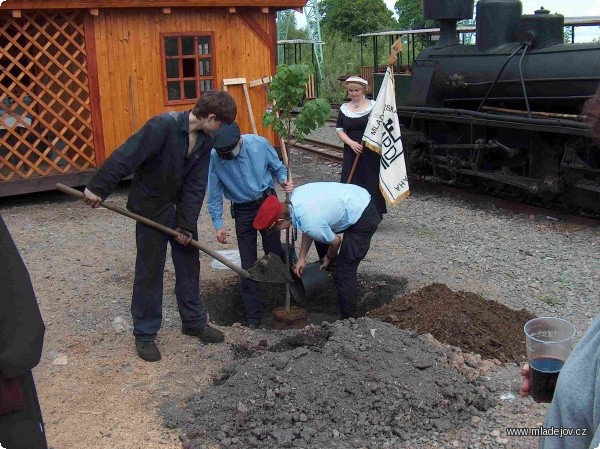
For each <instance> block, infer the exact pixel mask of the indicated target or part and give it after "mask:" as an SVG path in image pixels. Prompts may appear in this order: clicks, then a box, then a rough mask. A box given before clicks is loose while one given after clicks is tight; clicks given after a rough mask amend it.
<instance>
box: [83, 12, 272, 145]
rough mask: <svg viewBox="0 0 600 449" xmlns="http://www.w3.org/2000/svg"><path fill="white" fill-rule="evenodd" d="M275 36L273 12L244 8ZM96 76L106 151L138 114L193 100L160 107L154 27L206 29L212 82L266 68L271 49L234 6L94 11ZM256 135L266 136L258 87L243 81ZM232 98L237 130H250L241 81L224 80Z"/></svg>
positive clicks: (142, 117)
mask: <svg viewBox="0 0 600 449" xmlns="http://www.w3.org/2000/svg"><path fill="white" fill-rule="evenodd" d="M249 13H250V14H252V15H253V17H254V19H255V20H256V22H258V23H259V24H260V26H261V27H262V29H264V30H265V32H267V33H269V34H270V35H273V43H274V42H275V12H272V13H268V14H264V13H262V12H260V11H258V10H253V11H249ZM93 20H94V21H95V25H96V27H95V29H96V35H95V39H96V54H97V57H98V83H99V90H100V103H101V112H102V123H103V127H104V143H105V149H106V155H107V156H108V155H109V154H110V153H111V152H112V151H114V149H115V148H117V147H118V146H119V145H120V144H122V143H123V142H124V141H125V139H127V137H129V136H130V135H131V134H132V133H133V132H134V131H136V130H137V129H139V128H140V127H141V126H142V125H143V124H144V122H145V121H146V120H148V119H149V118H150V117H152V116H153V115H156V114H160V113H161V112H164V111H169V110H180V111H184V110H189V109H191V107H192V106H193V105H182V106H165V99H164V97H163V84H164V80H163V67H162V65H163V64H164V61H163V59H162V56H161V51H160V49H161V42H160V38H161V33H188V32H189V33H196V32H214V52H215V59H214V75H215V80H214V81H215V82H214V86H215V87H217V88H219V89H222V87H223V83H222V80H223V79H224V78H242V77H243V78H246V80H247V81H248V84H249V83H250V81H252V80H255V79H258V78H261V77H263V76H268V75H272V74H273V73H274V60H273V55H274V51H273V48H268V47H267V46H266V45H265V44H264V43H263V41H261V39H259V37H258V36H257V35H256V34H255V33H254V32H253V31H252V30H251V29H250V27H249V26H248V25H246V23H245V22H244V21H243V20H242V19H241V18H240V16H239V15H238V14H237V13H233V14H232V13H229V12H228V11H227V9H226V8H222V9H219V8H212V9H202V10H198V9H175V10H173V11H172V13H171V14H163V13H162V11H160V10H151V9H138V10H110V11H109V10H102V11H100V14H99V15H98V16H94V17H93ZM248 88H249V91H250V98H251V102H252V108H253V112H254V120H255V122H256V124H257V128H258V134H260V135H263V136H265V137H267V138H268V139H269V140H270V141H271V142H273V143H275V142H274V139H273V134H272V132H271V131H270V130H266V129H265V128H264V127H263V126H262V115H263V113H264V110H265V107H266V94H265V92H264V89H263V88H262V87H260V86H259V87H254V88H250V87H249V85H248ZM228 90H229V92H230V93H231V95H232V96H233V97H234V98H235V99H236V102H237V105H238V119H237V120H238V122H239V124H240V127H241V129H242V132H252V131H251V125H250V120H249V117H248V113H247V108H246V102H245V98H244V95H243V91H242V87H241V86H229V88H228Z"/></svg>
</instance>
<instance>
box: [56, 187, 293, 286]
mask: <svg viewBox="0 0 600 449" xmlns="http://www.w3.org/2000/svg"><path fill="white" fill-rule="evenodd" d="M56 188H57V189H58V190H60V191H61V192H63V193H66V194H67V195H71V196H74V197H75V198H80V199H83V192H80V191H79V190H75V189H72V188H71V187H67V186H66V185H64V184H60V183H58V184H56ZM100 205H101V206H102V207H104V208H106V209H108V210H112V211H113V212H116V213H118V214H121V215H125V216H126V217H129V218H133V219H134V220H137V221H139V222H141V223H144V224H145V225H148V226H151V227H153V228H156V229H158V230H159V231H162V232H164V233H165V234H168V235H170V236H172V237H177V236H178V233H177V232H176V231H175V230H173V229H171V228H168V227H167V226H163V225H161V224H160V223H157V222H155V221H152V220H150V219H149V218H146V217H142V216H141V215H138V214H135V213H133V212H130V211H128V210H127V209H123V208H122V207H119V206H114V205H112V204H110V203H104V202H102V203H100ZM189 245H191V246H193V247H194V248H198V249H199V250H200V251H202V252H204V253H206V254H208V255H209V256H211V257H213V258H214V259H217V260H218V261H219V262H221V263H222V264H223V265H225V266H227V267H228V268H231V269H232V270H233V271H235V272H236V273H238V274H239V275H240V276H242V277H243V278H245V279H252V280H253V281H257V282H270V283H275V284H285V283H291V282H293V279H292V276H291V275H290V273H289V271H288V269H287V268H286V267H285V265H284V264H283V262H282V261H281V259H280V258H279V257H277V256H276V255H275V254H273V253H269V254H267V255H265V256H264V257H262V258H261V259H258V260H257V261H256V262H255V263H254V264H253V265H252V266H251V267H250V268H249V269H248V270H244V269H243V268H242V267H240V266H238V265H236V264H234V263H232V262H231V261H230V260H228V259H226V258H225V257H223V256H222V255H220V254H219V253H217V252H215V251H213V250H211V249H209V248H207V247H206V246H204V245H203V244H202V243H199V242H197V241H196V240H191V241H190V243H189Z"/></svg>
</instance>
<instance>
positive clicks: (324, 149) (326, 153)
mask: <svg viewBox="0 0 600 449" xmlns="http://www.w3.org/2000/svg"><path fill="white" fill-rule="evenodd" d="M294 148H299V149H301V150H304V151H306V152H308V153H311V154H314V155H316V156H318V157H320V158H323V159H327V160H329V161H333V162H338V163H340V164H341V163H342V159H343V148H342V147H341V146H339V145H332V144H329V143H325V142H321V141H318V140H315V139H305V143H304V144H301V143H296V144H295V145H294Z"/></svg>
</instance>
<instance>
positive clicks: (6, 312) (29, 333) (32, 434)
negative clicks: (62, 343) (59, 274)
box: [0, 216, 48, 449]
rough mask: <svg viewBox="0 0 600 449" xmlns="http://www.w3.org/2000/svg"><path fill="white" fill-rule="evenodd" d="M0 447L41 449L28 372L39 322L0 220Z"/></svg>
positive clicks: (35, 355) (39, 340)
mask: <svg viewBox="0 0 600 449" xmlns="http://www.w3.org/2000/svg"><path fill="white" fill-rule="evenodd" d="M0 254H1V255H2V256H1V257H2V269H1V270H0V285H1V286H2V294H1V295H0V446H2V447H4V448H6V449H46V448H47V447H48V446H47V444H46V436H45V433H44V424H43V422H42V412H41V411H40V405H39V402H38V398H37V394H36V391H35V384H34V383H33V376H32V374H31V369H32V368H33V367H34V366H36V365H37V364H38V363H39V361H40V357H41V355H42V345H43V342H44V329H45V328H44V322H43V321H42V316H41V315H40V310H39V308H38V304H37V302H36V300H35V293H34V291H33V286H32V285H31V279H30V277H29V273H28V271H27V267H25V264H24V263H23V259H21V256H20V254H19V251H18V250H17V247H16V246H15V243H14V241H13V239H12V237H11V236H10V233H9V232H8V229H7V227H6V224H5V223H4V220H3V219H2V217H1V216H0Z"/></svg>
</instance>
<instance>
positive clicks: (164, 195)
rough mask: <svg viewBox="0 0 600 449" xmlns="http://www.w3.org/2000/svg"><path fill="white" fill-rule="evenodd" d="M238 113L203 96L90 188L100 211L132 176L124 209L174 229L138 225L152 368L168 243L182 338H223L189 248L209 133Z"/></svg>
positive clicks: (221, 100) (141, 341) (138, 267)
mask: <svg viewBox="0 0 600 449" xmlns="http://www.w3.org/2000/svg"><path fill="white" fill-rule="evenodd" d="M236 115H237V107H236V105H235V101H234V100H233V98H232V97H231V95H229V94H228V93H227V92H222V91H217V90H212V91H208V92H204V93H203V94H202V96H201V97H200V99H199V100H198V102H197V103H196V105H195V106H194V108H193V109H192V110H191V111H186V112H169V113H164V114H161V115H158V116H156V117H153V118H151V119H150V120H149V121H148V122H146V124H145V125H144V126H143V127H142V128H141V129H140V130H139V131H138V132H136V133H135V134H134V135H132V136H131V137H130V138H129V139H127V141H126V142H125V143H124V144H123V145H122V146H121V147H119V148H118V149H117V150H115V151H114V152H113V153H112V154H111V155H110V157H109V158H108V159H107V160H106V162H105V163H104V164H103V165H102V167H101V168H100V169H99V170H98V173H97V174H96V175H95V176H94V177H93V178H92V180H91V181H90V182H89V184H88V185H87V187H86V189H85V191H84V196H85V202H86V203H87V204H89V205H91V206H92V207H98V206H99V204H100V201H102V200H104V199H105V198H106V197H107V196H108V195H109V194H110V193H111V192H112V191H113V190H114V189H115V187H116V186H117V184H118V183H119V181H121V180H122V179H123V178H125V177H127V176H129V175H131V174H133V180H132V182H131V187H130V189H129V197H128V200H127V208H128V209H129V210H131V211H132V212H135V213H137V214H139V215H142V216H145V217H147V218H150V219H151V220H154V221H156V222H158V223H160V224H162V225H164V226H167V227H169V228H173V229H175V231H177V232H178V233H179V235H178V237H177V238H173V237H169V236H168V235H166V234H164V233H163V232H161V231H158V230H156V229H154V228H152V227H150V226H147V225H145V224H143V223H140V222H138V223H137V224H136V246H137V257H136V263H135V279H134V285H133V296H132V300H131V315H132V317H133V334H134V336H135V345H136V349H137V353H138V355H139V356H140V358H142V359H143V360H146V361H148V362H155V361H158V360H160V358H161V355H160V351H159V349H158V347H157V346H156V343H155V339H156V336H157V333H158V330H159V329H160V326H161V322H162V299H163V275H164V267H165V261H166V252H167V242H170V243H171V249H172V258H173V264H174V266H175V296H176V297H177V305H178V308H179V315H180V316H181V321H182V332H183V333H184V334H186V335H192V336H195V337H198V338H199V339H200V340H202V341H204V342H206V343H219V342H222V341H223V340H224V337H223V334H222V333H221V331H219V330H218V329H216V328H214V327H211V326H209V325H208V322H207V317H206V310H205V309H204V305H203V304H202V301H201V300H200V279H199V278H200V254H199V251H198V249H196V248H193V247H190V246H188V243H189V242H190V240H191V239H192V238H193V239H198V231H197V221H198V215H199V214H200V208H201V206H202V202H203V201H204V193H205V192H206V185H207V177H208V165H209V158H210V151H211V148H212V137H211V133H214V132H216V131H217V130H218V129H219V128H220V127H221V125H222V124H223V123H231V122H233V120H234V119H235V116H236Z"/></svg>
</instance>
